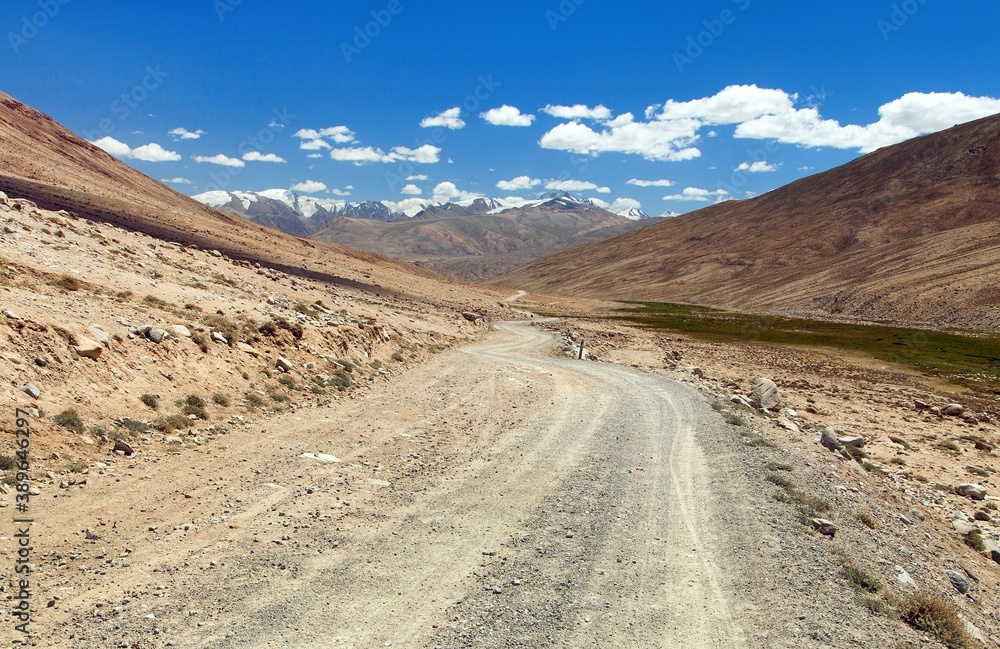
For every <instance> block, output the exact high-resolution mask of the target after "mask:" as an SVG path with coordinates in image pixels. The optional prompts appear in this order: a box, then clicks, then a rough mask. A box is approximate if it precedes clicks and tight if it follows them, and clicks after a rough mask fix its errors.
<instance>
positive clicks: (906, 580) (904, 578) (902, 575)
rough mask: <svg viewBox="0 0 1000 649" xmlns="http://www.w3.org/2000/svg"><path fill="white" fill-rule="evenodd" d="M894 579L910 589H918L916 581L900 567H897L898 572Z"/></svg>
mask: <svg viewBox="0 0 1000 649" xmlns="http://www.w3.org/2000/svg"><path fill="white" fill-rule="evenodd" d="M896 581H898V582H899V583H900V584H902V585H903V586H905V587H907V588H909V589H911V590H919V589H918V588H917V582H915V581H913V577H911V576H910V573H908V572H906V571H905V570H903V569H902V568H900V569H899V574H898V575H896Z"/></svg>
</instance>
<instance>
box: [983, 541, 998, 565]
mask: <svg viewBox="0 0 1000 649" xmlns="http://www.w3.org/2000/svg"><path fill="white" fill-rule="evenodd" d="M985 541H986V556H987V557H989V558H990V559H993V561H995V562H996V563H1000V544H998V543H997V542H996V541H994V540H993V539H985Z"/></svg>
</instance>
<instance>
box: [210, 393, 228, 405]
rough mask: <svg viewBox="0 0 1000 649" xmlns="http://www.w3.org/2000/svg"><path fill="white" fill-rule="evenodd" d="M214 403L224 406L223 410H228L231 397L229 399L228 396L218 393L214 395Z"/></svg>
mask: <svg viewBox="0 0 1000 649" xmlns="http://www.w3.org/2000/svg"><path fill="white" fill-rule="evenodd" d="M212 403H214V404H215V405H217V406H222V407H223V408H228V407H229V403H230V401H229V397H227V396H226V395H224V394H222V393H221V392H216V393H215V394H213V395H212Z"/></svg>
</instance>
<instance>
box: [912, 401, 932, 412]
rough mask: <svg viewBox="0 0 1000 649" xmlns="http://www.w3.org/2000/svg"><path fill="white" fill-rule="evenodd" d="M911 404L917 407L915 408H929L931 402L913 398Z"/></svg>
mask: <svg viewBox="0 0 1000 649" xmlns="http://www.w3.org/2000/svg"><path fill="white" fill-rule="evenodd" d="M913 404H914V405H915V406H916V407H917V410H930V409H931V404H929V403H927V402H926V401H921V400H920V399H914V400H913Z"/></svg>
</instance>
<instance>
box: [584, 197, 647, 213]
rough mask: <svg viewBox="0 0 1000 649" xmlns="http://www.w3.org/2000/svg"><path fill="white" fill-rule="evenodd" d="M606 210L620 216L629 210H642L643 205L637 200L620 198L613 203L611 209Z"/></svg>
mask: <svg viewBox="0 0 1000 649" xmlns="http://www.w3.org/2000/svg"><path fill="white" fill-rule="evenodd" d="M591 200H593V199H591ZM604 209H606V210H607V211H609V212H614V213H615V214H618V213H619V212H625V211H627V210H641V209H642V203H640V202H639V201H637V200H635V199H634V198H618V199H615V202H614V203H612V204H611V206H610V207H606V208H604Z"/></svg>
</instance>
